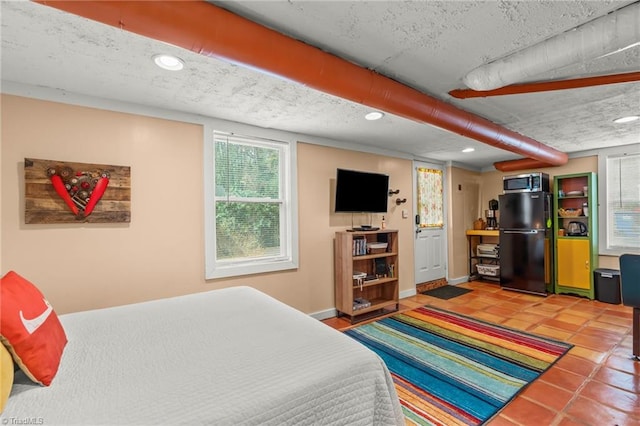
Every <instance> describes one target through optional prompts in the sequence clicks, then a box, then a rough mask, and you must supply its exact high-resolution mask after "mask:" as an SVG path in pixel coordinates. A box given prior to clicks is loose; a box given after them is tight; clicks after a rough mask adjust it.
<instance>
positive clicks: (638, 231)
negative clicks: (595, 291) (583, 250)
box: [599, 152, 640, 255]
mask: <svg viewBox="0 0 640 426" xmlns="http://www.w3.org/2000/svg"><path fill="white" fill-rule="evenodd" d="M599 174H600V179H601V184H600V187H599V189H600V194H599V198H600V224H599V225H600V242H599V244H600V253H601V254H613V255H615V254H618V255H619V254H623V253H638V254H640V153H624V152H623V153H611V154H608V155H603V156H601V157H600V159H599ZM602 177H604V179H602Z"/></svg>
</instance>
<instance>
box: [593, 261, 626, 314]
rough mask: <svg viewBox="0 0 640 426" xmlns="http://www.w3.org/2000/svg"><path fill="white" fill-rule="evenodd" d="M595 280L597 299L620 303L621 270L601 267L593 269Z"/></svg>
mask: <svg viewBox="0 0 640 426" xmlns="http://www.w3.org/2000/svg"><path fill="white" fill-rule="evenodd" d="M593 282H594V283H595V288H596V299H597V300H599V301H601V302H605V303H613V304H616V305H619V304H620V303H621V302H622V300H621V298H620V271H618V270H617V269H606V268H600V269H596V270H595V271H593Z"/></svg>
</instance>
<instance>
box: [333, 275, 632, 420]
mask: <svg viewBox="0 0 640 426" xmlns="http://www.w3.org/2000/svg"><path fill="white" fill-rule="evenodd" d="M460 286H461V287H465V288H470V289H473V290H474V291H473V292H470V293H467V294H465V295H462V296H458V297H455V298H453V299H449V300H442V299H437V298H434V297H430V296H425V295H422V294H419V295H416V296H412V297H409V298H406V299H402V300H401V301H400V302H401V303H400V310H407V309H413V308H416V307H419V306H423V305H433V306H437V307H440V308H443V309H448V310H450V311H454V312H458V313H461V314H465V315H469V316H472V317H475V318H480V319H483V320H486V321H489V322H493V323H497V324H502V325H505V326H508V327H512V328H516V329H519V330H526V331H528V332H531V333H535V334H538V335H543V336H548V337H551V338H554V339H557V340H561V341H565V342H569V343H572V344H573V345H574V347H573V348H572V349H571V350H570V351H569V353H568V354H567V355H565V356H564V357H563V358H561V359H560V360H559V361H558V362H557V363H556V364H555V365H554V366H552V367H551V368H550V369H549V370H548V371H547V372H545V373H544V374H543V375H542V376H541V377H540V378H539V379H538V380H536V381H535V382H534V383H532V384H531V385H530V386H529V387H528V388H526V389H525V390H524V391H523V392H522V393H521V394H520V395H518V396H517V397H516V398H515V399H514V400H513V401H511V403H509V404H508V405H507V406H506V407H505V408H504V409H503V410H502V411H501V412H500V413H499V415H498V416H496V417H494V418H493V419H492V420H491V421H489V422H488V425H489V426H513V425H519V426H529V425H532V426H533V425H535V426H545V425H554V426H556V425H559V426H573V425H583V426H584V425H593V426H614V425H618V426H623V425H624V426H627V425H640V361H634V360H633V359H632V357H631V355H632V349H631V344H632V335H631V332H632V328H631V321H632V309H631V308H629V307H624V306H622V305H613V304H609V303H603V302H599V301H592V300H588V299H585V298H581V297H575V296H568V295H550V296H548V297H540V296H534V295H528V294H524V293H518V292H513V291H508V290H502V289H501V288H500V286H499V285H496V284H495V283H489V282H479V281H475V282H470V283H464V284H460ZM324 322H325V323H326V324H328V325H330V326H332V327H334V328H337V329H340V330H343V329H346V328H349V327H351V325H350V323H349V322H348V321H347V320H346V319H344V318H330V319H327V320H325V321H324Z"/></svg>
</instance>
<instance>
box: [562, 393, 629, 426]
mask: <svg viewBox="0 0 640 426" xmlns="http://www.w3.org/2000/svg"><path fill="white" fill-rule="evenodd" d="M566 414H568V415H569V416H570V417H573V418H574V419H576V420H577V421H582V422H584V423H585V424H587V425H593V426H599V425H611V426H613V425H619V426H622V425H630V424H632V423H629V420H630V419H629V416H628V415H627V414H626V413H624V412H622V411H618V410H616V409H614V408H610V407H607V406H605V405H602V404H594V402H593V401H592V400H590V399H588V398H584V397H580V396H579V397H577V398H576V400H575V401H574V402H573V403H572V404H571V405H570V406H569V408H568V409H567V411H566Z"/></svg>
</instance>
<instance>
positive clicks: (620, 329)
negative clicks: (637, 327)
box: [589, 321, 631, 334]
mask: <svg viewBox="0 0 640 426" xmlns="http://www.w3.org/2000/svg"><path fill="white" fill-rule="evenodd" d="M589 327H593V328H599V329H602V330H606V331H609V332H612V333H616V334H626V333H628V332H629V328H630V327H631V326H629V327H626V326H621V325H615V324H610V323H606V322H602V321H590V322H589Z"/></svg>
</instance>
